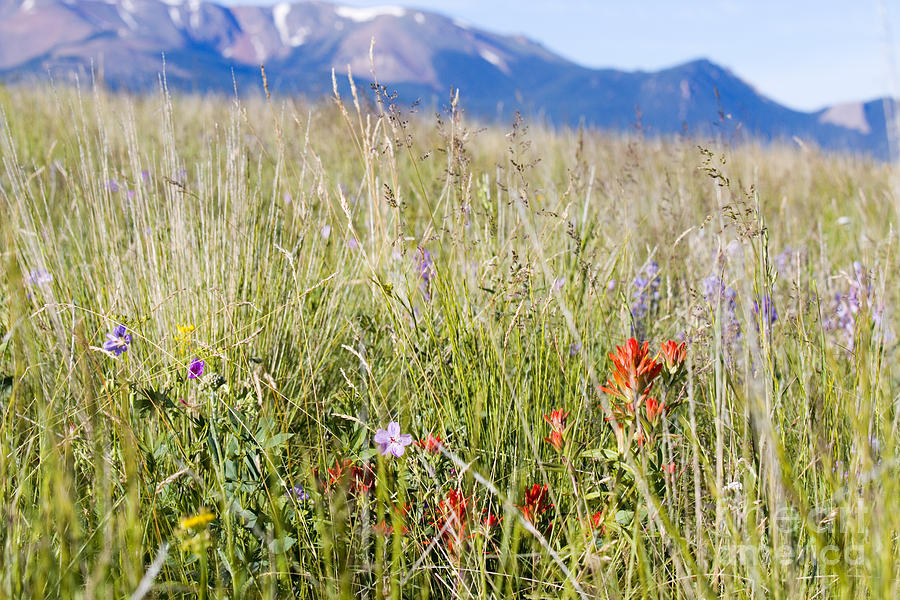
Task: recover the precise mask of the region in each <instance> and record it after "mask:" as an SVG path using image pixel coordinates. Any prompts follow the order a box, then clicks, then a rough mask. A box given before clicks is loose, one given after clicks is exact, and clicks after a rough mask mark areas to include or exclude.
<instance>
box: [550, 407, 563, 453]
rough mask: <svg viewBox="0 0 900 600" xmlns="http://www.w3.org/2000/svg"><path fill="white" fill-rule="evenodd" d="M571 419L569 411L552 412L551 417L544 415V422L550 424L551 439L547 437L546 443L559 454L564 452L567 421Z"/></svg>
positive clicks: (558, 410)
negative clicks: (564, 434)
mask: <svg viewBox="0 0 900 600" xmlns="http://www.w3.org/2000/svg"><path fill="white" fill-rule="evenodd" d="M568 418H569V411H563V410H561V409H557V410H552V411H550V416H547V415H544V420H545V421H547V423H549V424H550V437H545V438H544V441H545V442H547V443H548V444H550V445H551V446H553V447H554V448H556V450H557V452H559V451H561V450H562V446H563V433H565V430H566V419H568Z"/></svg>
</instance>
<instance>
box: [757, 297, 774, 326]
mask: <svg viewBox="0 0 900 600" xmlns="http://www.w3.org/2000/svg"><path fill="white" fill-rule="evenodd" d="M753 312H754V313H755V314H756V316H757V317H761V318H762V322H763V324H764V325H765V326H766V329H767V330H768V331H769V332H771V330H772V325H774V324H775V321H777V320H778V311H777V310H775V303H774V302H773V301H772V298H771V297H770V296H769V295H768V294H766V295H765V296H764V297H763V299H762V307H761V308H760V303H759V302H757V301H756V300H754V301H753ZM760 313H762V314H760Z"/></svg>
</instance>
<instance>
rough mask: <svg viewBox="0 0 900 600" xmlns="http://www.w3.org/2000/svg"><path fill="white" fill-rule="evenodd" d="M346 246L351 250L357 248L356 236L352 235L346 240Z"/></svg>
mask: <svg viewBox="0 0 900 600" xmlns="http://www.w3.org/2000/svg"><path fill="white" fill-rule="evenodd" d="M347 247H348V248H350V249H351V250H356V249H357V248H359V242H357V241H356V238H354V237H352V238H350V239H348V240H347Z"/></svg>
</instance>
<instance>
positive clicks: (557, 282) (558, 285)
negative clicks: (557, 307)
mask: <svg viewBox="0 0 900 600" xmlns="http://www.w3.org/2000/svg"><path fill="white" fill-rule="evenodd" d="M565 284H566V280H565V279H563V278H562V277H557V278H556V279H554V280H553V285H552V286H551V288H550V289H551V290H553V291H554V292H558V291H560V290H562V289H563V286H564V285H565Z"/></svg>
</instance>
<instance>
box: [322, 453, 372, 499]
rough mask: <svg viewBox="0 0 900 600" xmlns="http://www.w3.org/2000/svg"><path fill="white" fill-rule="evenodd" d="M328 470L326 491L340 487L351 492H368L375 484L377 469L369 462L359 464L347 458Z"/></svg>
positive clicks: (325, 483)
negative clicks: (373, 468)
mask: <svg viewBox="0 0 900 600" xmlns="http://www.w3.org/2000/svg"><path fill="white" fill-rule="evenodd" d="M327 471H328V479H327V480H326V481H325V482H324V487H325V490H326V491H330V490H333V489H335V488H339V487H340V488H345V489H346V490H347V491H348V492H349V493H351V494H368V493H369V492H370V491H371V490H372V488H373V487H374V486H375V471H374V470H372V467H371V465H369V464H368V463H362V464H360V465H358V464H356V463H354V462H353V461H352V460H350V459H346V460H344V461H343V462H339V463H337V464H336V465H335V466H334V468H332V469H327Z"/></svg>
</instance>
